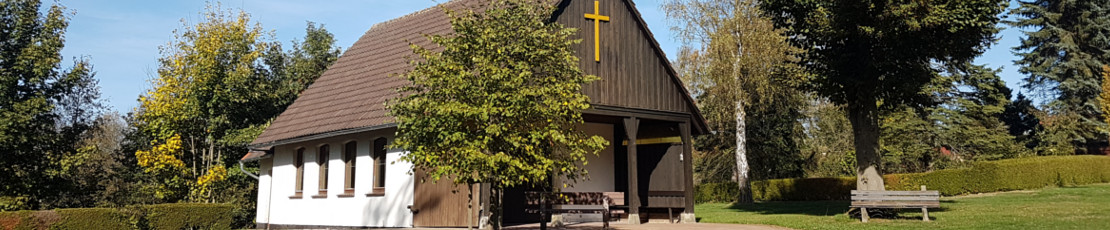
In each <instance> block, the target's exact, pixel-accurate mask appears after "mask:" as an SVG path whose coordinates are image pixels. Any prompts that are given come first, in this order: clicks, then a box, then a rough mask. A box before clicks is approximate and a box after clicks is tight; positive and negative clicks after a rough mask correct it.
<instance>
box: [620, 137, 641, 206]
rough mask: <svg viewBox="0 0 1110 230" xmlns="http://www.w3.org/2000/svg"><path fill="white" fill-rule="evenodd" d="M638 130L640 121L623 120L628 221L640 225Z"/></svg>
mask: <svg viewBox="0 0 1110 230" xmlns="http://www.w3.org/2000/svg"><path fill="white" fill-rule="evenodd" d="M639 129H640V119H637V118H636V117H628V118H625V119H624V132H625V137H626V138H628V197H627V198H628V221H629V223H632V224H640V192H639V190H640V183H639V180H640V178H639V175H638V174H639V164H637V163H636V134H637V132H639Z"/></svg>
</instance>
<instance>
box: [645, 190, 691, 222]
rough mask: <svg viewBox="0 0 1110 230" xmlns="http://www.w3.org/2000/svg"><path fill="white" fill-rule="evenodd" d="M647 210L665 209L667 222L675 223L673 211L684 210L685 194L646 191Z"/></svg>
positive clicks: (680, 192) (679, 192)
mask: <svg viewBox="0 0 1110 230" xmlns="http://www.w3.org/2000/svg"><path fill="white" fill-rule="evenodd" d="M647 197H648V203H647V208H665V209H667V220H668V221H670V222H671V223H675V222H677V221H676V218H675V215H674V209H676V208H683V209H684V208H686V193H685V192H683V191H648V193H647Z"/></svg>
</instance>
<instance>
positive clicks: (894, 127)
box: [881, 64, 1029, 173]
mask: <svg viewBox="0 0 1110 230" xmlns="http://www.w3.org/2000/svg"><path fill="white" fill-rule="evenodd" d="M998 71H999V70H995V69H990V68H987V67H985V66H980V65H971V64H965V65H963V66H959V67H955V68H950V69H949V70H947V71H945V72H946V73H948V74H947V75H944V76H942V77H940V78H938V79H937V80H936V81H934V82H935V83H937V84H934V85H931V86H929V87H926V88H927V90H929V94H930V95H933V97H935V99H934V100H935V101H937V102H938V103H939V104H938V105H936V106H928V107H924V108H917V109H915V108H909V107H905V108H903V109H902V110H899V111H895V112H893V113H891V114H888V115H885V116H883V119H884V122H883V123H882V127H883V136H882V139H881V143H882V151H883V155H884V156H891V157H887V158H884V160H883V163H884V168H886V170H887V171H888V172H899V173H904V172H924V171H931V170H936V169H943V168H947V167H952V166H958V165H960V164H961V163H962V162H970V161H983V160H997V159H1003V158H1014V157H1019V156H1023V155H1026V153H1028V152H1029V151H1028V150H1027V149H1025V148H1023V147H1022V146H1021V145H1020V144H1019V142H1017V141H1016V139H1015V136H1013V135H1010V134H1009V132H1008V130H1009V127H1007V126H1006V124H1005V123H1004V122H1003V121H1002V117H1003V112H1004V111H1005V108H1006V106H1007V105H1009V104H1010V99H1009V98H1010V93H1011V90H1010V89H1009V88H1008V87H1006V84H1005V82H1003V81H1002V80H1001V78H999V77H998V75H997V73H998Z"/></svg>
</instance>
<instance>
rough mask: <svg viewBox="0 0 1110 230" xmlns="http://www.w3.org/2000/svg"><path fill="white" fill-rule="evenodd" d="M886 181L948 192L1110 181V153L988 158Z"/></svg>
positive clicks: (896, 186) (903, 186)
mask: <svg viewBox="0 0 1110 230" xmlns="http://www.w3.org/2000/svg"><path fill="white" fill-rule="evenodd" d="M883 181H885V182H886V183H887V184H886V187H887V189H889V190H918V189H920V187H921V185H925V186H926V187H928V189H929V190H937V191H940V194H941V195H945V196H953V195H962V194H974V193H985V192H999V191H1012V190H1023V189H1038V188H1044V187H1047V186H1071V185H1083V184H1095V183H1107V182H1110V157H1107V156H1094V155H1084V156H1050V157H1033V158H1021V159H1012V160H1001V161H987V162H979V163H976V164H974V165H973V166H972V167H970V168H960V169H950V170H938V171H934V172H927V173H909V174H892V175H889V176H885V177H884V178H883Z"/></svg>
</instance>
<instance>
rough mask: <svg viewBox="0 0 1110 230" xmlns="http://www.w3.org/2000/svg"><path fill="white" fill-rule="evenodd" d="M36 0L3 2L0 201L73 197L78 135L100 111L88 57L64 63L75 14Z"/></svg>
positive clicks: (22, 203) (50, 201)
mask: <svg viewBox="0 0 1110 230" xmlns="http://www.w3.org/2000/svg"><path fill="white" fill-rule="evenodd" d="M41 7H42V3H41V2H40V1H36V0H18V1H4V2H0V21H2V22H3V23H0V154H3V156H2V157H0V165H3V167H0V181H3V183H2V184H0V208H3V209H25V208H30V209H37V208H54V207H64V206H66V205H70V204H73V203H75V201H73V200H71V199H64V198H66V197H63V196H62V195H63V194H64V192H65V191H67V190H68V188H70V187H72V186H73V181H71V180H68V179H69V178H67V177H66V175H65V173H66V172H68V170H69V168H68V167H70V166H73V165H74V162H76V161H73V159H75V158H74V157H73V156H71V155H73V154H77V153H76V152H77V143H76V142H77V140H78V139H79V138H78V137H79V136H80V135H81V134H82V133H84V132H85V131H86V130H87V129H88V128H89V126H90V124H89V123H90V122H91V119H90V117H96V116H97V113H99V108H101V107H102V106H100V104H99V93H98V91H97V86H96V80H95V79H94V78H93V75H94V74H93V71H92V65H91V64H89V60H88V59H87V58H77V59H75V60H74V64H73V66H72V67H70V68H66V69H63V68H62V67H61V65H60V64H61V62H62V55H61V50H62V48H63V46H64V44H65V39H64V35H65V31H66V28H67V27H68V25H69V16H68V15H70V14H67V13H65V12H64V11H65V8H64V7H62V6H59V5H52V6H50V7H48V8H46V9H45V10H42V9H41Z"/></svg>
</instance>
